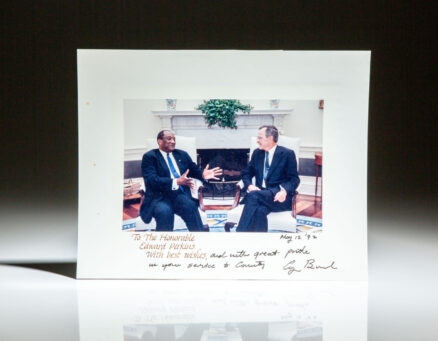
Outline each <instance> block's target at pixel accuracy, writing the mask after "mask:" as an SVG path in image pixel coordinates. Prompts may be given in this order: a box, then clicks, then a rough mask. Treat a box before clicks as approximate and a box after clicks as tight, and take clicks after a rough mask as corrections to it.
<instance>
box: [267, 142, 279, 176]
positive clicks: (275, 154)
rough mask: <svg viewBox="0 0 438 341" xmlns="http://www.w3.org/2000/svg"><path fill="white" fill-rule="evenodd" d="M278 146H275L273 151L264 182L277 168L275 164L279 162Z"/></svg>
mask: <svg viewBox="0 0 438 341" xmlns="http://www.w3.org/2000/svg"><path fill="white" fill-rule="evenodd" d="M280 158H281V157H280V146H278V145H277V148H276V149H275V153H274V157H273V158H272V162H271V165H270V166H269V171H268V174H267V175H266V180H268V179H269V177H270V176H271V174H272V172H273V170H274V169H275V167H277V163H278V162H279V161H280Z"/></svg>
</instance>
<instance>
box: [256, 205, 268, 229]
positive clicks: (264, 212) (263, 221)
mask: <svg viewBox="0 0 438 341" xmlns="http://www.w3.org/2000/svg"><path fill="white" fill-rule="evenodd" d="M269 212H270V211H269V209H268V208H267V207H266V206H264V205H263V204H262V205H260V206H259V207H257V210H256V211H255V214H254V219H253V229H254V232H268V214H269Z"/></svg>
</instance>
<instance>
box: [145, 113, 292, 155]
mask: <svg viewBox="0 0 438 341" xmlns="http://www.w3.org/2000/svg"><path fill="white" fill-rule="evenodd" d="M292 111H293V109H287V110H284V109H273V110H253V111H251V113H250V114H237V119H236V120H237V126H238V129H224V128H220V127H217V126H215V127H211V128H208V126H207V124H206V123H205V121H204V116H203V114H202V112H200V111H195V110H184V111H152V113H153V114H154V115H156V116H158V117H159V118H160V119H161V128H162V129H169V130H173V131H174V132H175V134H176V135H181V136H192V137H196V144H197V146H198V148H203V149H210V148H211V149H213V148H226V149H229V148H233V149H235V148H249V141H250V139H251V137H252V136H256V135H257V131H258V128H259V127H260V126H262V125H275V126H276V127H277V128H278V130H279V131H280V133H282V132H283V121H284V117H285V116H286V115H290V114H292Z"/></svg>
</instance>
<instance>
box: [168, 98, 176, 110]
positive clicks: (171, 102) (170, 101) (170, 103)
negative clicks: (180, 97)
mask: <svg viewBox="0 0 438 341" xmlns="http://www.w3.org/2000/svg"><path fill="white" fill-rule="evenodd" d="M166 104H167V110H175V109H176V99H175V98H168V99H166Z"/></svg>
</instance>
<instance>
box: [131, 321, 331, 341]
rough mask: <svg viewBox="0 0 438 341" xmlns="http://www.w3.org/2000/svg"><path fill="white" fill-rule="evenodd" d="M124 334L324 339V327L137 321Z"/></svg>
mask: <svg viewBox="0 0 438 341" xmlns="http://www.w3.org/2000/svg"><path fill="white" fill-rule="evenodd" d="M123 336H124V340H125V341H146V340H175V341H177V340H180V341H183V340H190V341H207V340H236V341H238V340H241V341H245V340H248V341H256V340H260V341H262V340H263V341H269V340H277V341H281V340H284V341H290V340H293V341H296V340H303V341H322V339H323V328H322V323H321V322H318V321H309V322H301V321H291V322H258V323H257V322H249V323H248V322H245V323H234V322H232V323H190V324H151V325H147V324H137V325H127V326H124V327H123Z"/></svg>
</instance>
